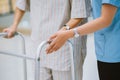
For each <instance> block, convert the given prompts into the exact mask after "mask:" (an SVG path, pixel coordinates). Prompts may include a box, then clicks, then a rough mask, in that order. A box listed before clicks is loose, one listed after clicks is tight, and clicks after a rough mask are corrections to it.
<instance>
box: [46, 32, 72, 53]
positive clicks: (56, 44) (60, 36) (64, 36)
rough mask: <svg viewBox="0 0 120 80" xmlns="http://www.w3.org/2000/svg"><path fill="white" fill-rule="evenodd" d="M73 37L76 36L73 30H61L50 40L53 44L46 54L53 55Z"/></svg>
mask: <svg viewBox="0 0 120 80" xmlns="http://www.w3.org/2000/svg"><path fill="white" fill-rule="evenodd" d="M73 36H74V32H73V30H59V31H58V32H56V33H55V34H53V35H52V36H51V37H50V38H49V40H50V41H51V43H50V44H49V46H48V47H47V49H46V52H47V53H48V54H49V53H52V52H53V51H57V50H58V49H60V48H61V47H62V46H63V45H64V43H65V42H66V41H67V40H68V39H69V38H71V37H73Z"/></svg>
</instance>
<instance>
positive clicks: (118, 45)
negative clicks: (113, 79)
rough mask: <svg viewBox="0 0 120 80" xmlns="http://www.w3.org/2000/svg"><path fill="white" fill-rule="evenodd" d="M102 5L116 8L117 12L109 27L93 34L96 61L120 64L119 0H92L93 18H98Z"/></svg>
mask: <svg viewBox="0 0 120 80" xmlns="http://www.w3.org/2000/svg"><path fill="white" fill-rule="evenodd" d="M102 4H110V5H112V6H116V7H117V8H118V9H117V12H116V14H115V16H114V19H113V21H112V23H111V25H110V26H108V27H107V28H104V29H102V30H99V31H97V32H95V33H94V36H95V52H96V55H97V59H98V61H102V62H108V63H115V62H120V0H92V7H93V17H94V19H96V18H98V17H100V15H101V7H102Z"/></svg>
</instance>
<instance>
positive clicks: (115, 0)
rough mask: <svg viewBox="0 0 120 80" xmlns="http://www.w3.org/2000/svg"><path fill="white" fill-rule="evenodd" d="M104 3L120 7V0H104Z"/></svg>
mask: <svg viewBox="0 0 120 80" xmlns="http://www.w3.org/2000/svg"><path fill="white" fill-rule="evenodd" d="M102 4H111V5H113V6H116V7H120V0H102Z"/></svg>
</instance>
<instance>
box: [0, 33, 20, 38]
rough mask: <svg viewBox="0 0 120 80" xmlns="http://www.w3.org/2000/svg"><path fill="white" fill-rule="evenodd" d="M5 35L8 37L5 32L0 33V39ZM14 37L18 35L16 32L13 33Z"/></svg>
mask: <svg viewBox="0 0 120 80" xmlns="http://www.w3.org/2000/svg"><path fill="white" fill-rule="evenodd" d="M7 35H8V33H7V32H2V33H0V37H5V36H7ZM16 35H18V32H15V34H14V36H16Z"/></svg>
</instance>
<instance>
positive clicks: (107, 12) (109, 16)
mask: <svg viewBox="0 0 120 80" xmlns="http://www.w3.org/2000/svg"><path fill="white" fill-rule="evenodd" d="M116 11H117V7H115V6H112V5H109V4H104V5H103V6H102V12H101V16H100V17H99V18H97V19H95V20H93V21H91V22H88V23H86V24H84V25H82V26H80V27H78V28H77V30H78V32H79V34H80V35H81V36H82V35H87V34H89V33H93V32H95V31H97V30H100V29H103V28H105V27H107V26H109V25H110V24H111V22H112V20H113V18H114V16H115V13H116ZM73 36H74V31H73V29H71V30H68V31H59V32H57V33H55V34H53V35H52V36H51V38H54V41H53V42H52V43H51V44H50V46H49V47H48V48H47V50H46V51H47V53H51V52H53V51H56V50H58V49H59V48H60V47H61V46H62V45H63V44H64V43H65V42H66V41H67V40H68V39H69V38H72V37H73Z"/></svg>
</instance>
